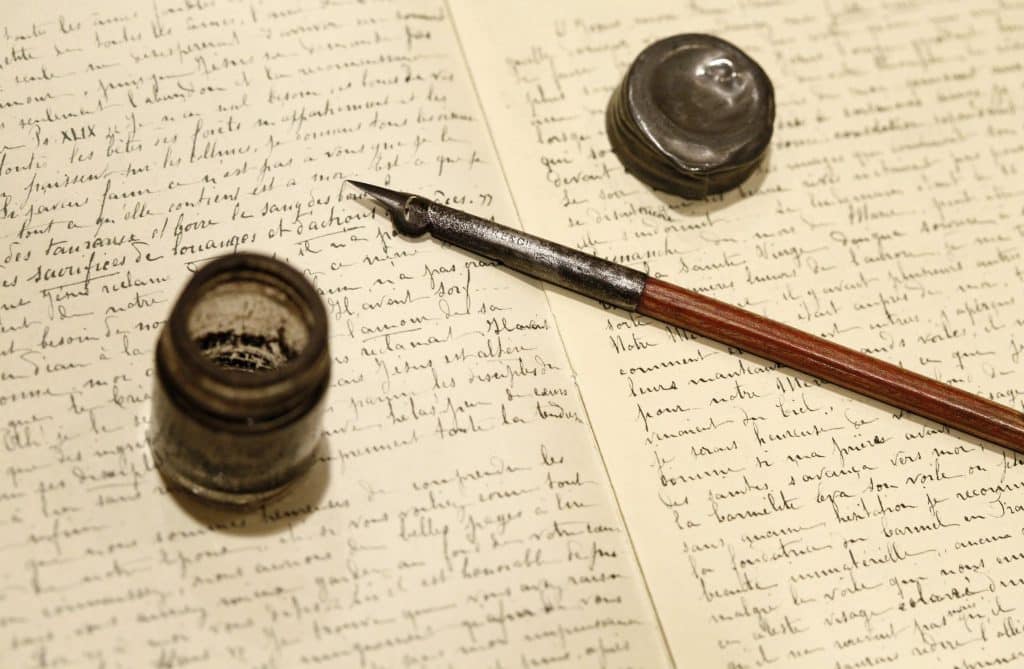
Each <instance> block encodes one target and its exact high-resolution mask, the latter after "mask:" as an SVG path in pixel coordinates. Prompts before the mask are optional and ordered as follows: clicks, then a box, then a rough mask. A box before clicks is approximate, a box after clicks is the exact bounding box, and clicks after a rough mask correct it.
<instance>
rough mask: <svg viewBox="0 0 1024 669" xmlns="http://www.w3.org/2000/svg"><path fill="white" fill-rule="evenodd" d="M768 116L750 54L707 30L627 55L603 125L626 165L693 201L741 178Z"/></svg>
mask: <svg viewBox="0 0 1024 669" xmlns="http://www.w3.org/2000/svg"><path fill="white" fill-rule="evenodd" d="M774 122H775V93H774V89H773V87H772V83H771V80H770V79H769V78H768V75H767V74H765V72H764V70H763V69H761V66H760V65H758V64H757V63H756V62H755V61H754V60H753V59H752V58H751V57H750V56H748V55H747V54H745V53H744V52H743V51H741V50H740V49H738V48H737V47H735V46H734V45H732V44H730V43H729V42H727V41H725V40H723V39H720V38H718V37H714V36H711V35H701V34H684V35H675V36H673V37H668V38H666V39H663V40H660V41H658V42H655V43H654V44H651V45H650V46H648V47H647V48H646V49H644V50H643V51H642V52H641V53H640V54H639V55H638V56H637V57H636V59H635V60H634V61H633V63H632V65H631V66H630V68H629V70H628V71H627V73H626V76H625V78H624V79H623V80H622V82H621V83H620V84H619V86H618V88H617V89H616V90H615V93H614V94H613V95H612V97H611V99H610V100H609V102H608V108H607V111H606V114H605V126H606V129H607V132H608V140H609V142H610V143H611V146H612V150H614V151H615V154H616V155H617V156H618V157H619V160H620V161H622V164H623V166H624V167H625V168H626V171H627V172H629V173H631V174H633V175H634V176H635V177H637V178H638V179H640V180H641V181H643V182H644V183H646V184H647V185H649V186H651V187H653V188H657V189H658V190H661V191H664V192H666V193H672V194H675V195H680V196H682V197H685V198H690V199H700V198H704V197H707V196H708V195H712V194H715V193H721V192H723V191H727V190H729V189H731V188H734V187H735V186H738V185H739V184H740V183H742V182H743V180H744V179H746V178H747V177H748V176H750V174H751V173H752V172H753V171H754V169H755V168H756V167H757V165H758V163H759V162H760V161H761V159H762V158H763V156H764V154H765V152H766V150H767V148H768V145H769V143H770V142H771V138H772V128H773V125H774Z"/></svg>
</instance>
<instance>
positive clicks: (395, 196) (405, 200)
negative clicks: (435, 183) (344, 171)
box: [346, 179, 427, 236]
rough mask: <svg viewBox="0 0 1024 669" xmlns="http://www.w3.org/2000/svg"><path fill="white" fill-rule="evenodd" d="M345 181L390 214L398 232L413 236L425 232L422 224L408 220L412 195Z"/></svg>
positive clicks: (360, 182)
mask: <svg viewBox="0 0 1024 669" xmlns="http://www.w3.org/2000/svg"><path fill="white" fill-rule="evenodd" d="M346 181H348V182H349V183H350V184H352V185H353V186H355V187H356V188H358V189H359V190H361V191H363V192H364V193H366V194H367V195H369V196H370V197H372V198H373V199H374V200H376V201H377V202H378V203H379V204H380V205H381V206H382V207H384V208H385V209H387V210H388V213H389V214H391V222H392V223H394V224H395V227H396V228H398V231H399V232H402V233H404V234H407V235H414V236H415V235H421V234H423V233H424V232H426V230H427V229H426V227H424V226H423V225H422V223H421V224H417V222H416V221H412V220H410V216H409V211H408V208H409V201H410V200H412V199H413V198H414V197H416V196H415V195H413V194H412V193H403V192H402V191H397V190H391V189H390V188H384V187H383V186H374V185H373V184H368V183H363V182H362V181H353V180H352V179H346Z"/></svg>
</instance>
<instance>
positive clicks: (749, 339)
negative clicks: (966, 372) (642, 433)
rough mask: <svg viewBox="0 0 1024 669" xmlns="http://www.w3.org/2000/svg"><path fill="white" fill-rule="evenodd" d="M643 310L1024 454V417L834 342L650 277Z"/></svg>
mask: <svg viewBox="0 0 1024 669" xmlns="http://www.w3.org/2000/svg"><path fill="white" fill-rule="evenodd" d="M636 311H637V312H638V313H641V314H643V315H645V316H650V317H651V318H656V319H658V320H660V321H664V322H666V323H671V324H672V325H678V326H679V327H681V328H685V329H687V330H691V331H693V332H696V333H698V334H701V335H704V336H706V337H708V338H709V339H715V340H717V341H720V342H723V343H725V344H729V345H731V346H735V347H737V348H741V349H743V350H744V351H748V352H750V353H753V354H755V355H758V356H761V357H763V358H767V359H769V360H774V361H775V362H780V363H782V364H784V365H786V366H787V367H791V368H792V369H796V370H799V371H801V372H806V373H807V374H810V375H812V376H816V377H818V378H820V379H824V380H825V381H829V382H831V383H834V384H836V385H837V386H842V387H844V388H848V389H850V390H854V391H856V392H858V393H862V394H864V395H867V396H868V397H873V398H875V399H876V400H881V401H882V402H885V403H886V404H891V405H892V406H894V407H898V408H901V409H906V410H907V411H910V412H913V413H915V414H918V415H920V416H924V417H926V418H931V419H932V420H935V421H938V422H940V423H943V424H945V425H948V426H950V427H953V428H956V429H958V430H962V431H964V432H967V433H969V434H973V435H974V436H976V437H981V438H982V439H986V440H988V441H991V442H992V443H994V444H999V445H1000V446H1005V447H1006V448H1010V449H1013V450H1014V451H1017V452H1018V453H1024V414H1022V413H1021V412H1020V411H1016V410H1014V409H1011V408H1010V407H1008V406H1005V405H1002V404H999V403H997V402H993V401H991V400H987V399H985V398H983V397H979V396H977V395H972V394H971V393H968V392H965V391H963V390H960V389H958V388H954V387H953V386H950V385H947V384H945V383H940V382H938V381H936V380H934V379H930V378H928V377H927V376H923V375H921V374H917V373H915V372H911V371H908V370H906V369H903V368H902V367H898V366H896V365H893V364H891V363H888V362H884V361H882V360H879V359H877V358H873V357H871V356H869V355H865V354H864V353H861V352H859V351H854V350H853V349H850V348H846V347H845V346H840V345H839V344H836V343H834V342H831V341H829V340H827V339H822V338H821V337H815V336H814V335H810V334H807V333H806V332H801V331H800V330H797V329H796V328H792V327H789V326H788V325H784V324H782V323H778V322H776V321H773V320H771V319H768V318H764V317H763V316H758V315H757V314H754V313H751V312H749V311H745V310H743V309H740V308H738V307H734V306H731V305H729V304H726V303H724V302H719V301H718V300H715V299H712V298H710V297H706V296H704V295H701V294H700V293H695V292H693V291H692V290H687V289H685V288H680V287H679V286H674V285H672V284H670V283H666V282H664V281H659V280H658V279H652V278H648V279H647V281H646V283H645V284H644V290H643V294H642V295H641V297H640V304H639V305H638V306H637V308H636Z"/></svg>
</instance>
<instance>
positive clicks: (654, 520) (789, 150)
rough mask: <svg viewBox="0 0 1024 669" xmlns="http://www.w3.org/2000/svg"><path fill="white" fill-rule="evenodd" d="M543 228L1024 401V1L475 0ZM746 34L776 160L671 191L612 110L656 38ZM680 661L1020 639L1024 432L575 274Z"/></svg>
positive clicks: (594, 415) (955, 662) (484, 54)
mask: <svg viewBox="0 0 1024 669" xmlns="http://www.w3.org/2000/svg"><path fill="white" fill-rule="evenodd" d="M453 7H454V12H453V14H454V16H455V18H456V23H457V26H458V29H459V34H460V37H461V40H462V42H463V44H464V46H465V49H466V53H467V60H468V62H469V63H470V65H471V69H472V72H473V74H474V80H475V82H476V85H477V87H478V90H479V93H480V96H481V98H482V100H483V103H484V109H485V111H486V113H487V115H488V121H489V124H490V127H491V129H492V131H493V133H494V136H495V138H496V143H497V146H498V151H499V155H500V158H501V160H502V163H503V166H504V168H505V171H506V174H507V177H508V180H509V183H510V185H511V189H512V192H513V194H514V197H515V200H516V204H517V207H518V209H519V213H520V216H521V219H522V221H523V224H524V226H525V227H526V228H527V229H528V230H530V231H532V232H534V233H539V234H544V235H547V236H550V237H553V238H556V239H558V240H560V241H562V242H564V243H568V244H570V245H572V246H575V247H577V248H581V249H586V250H589V251H593V252H594V253H597V254H599V255H601V256H604V257H606V258H611V259H615V260H619V261H622V262H625V263H628V264H630V265H632V266H634V267H637V268H640V269H644V270H647V271H649V272H650V273H652V274H654V275H656V276H659V277H664V278H667V279H669V280H672V281H677V282H679V283H681V284H683V285H685V286H688V287H690V288H694V289H697V290H699V291H701V292H704V293H707V294H711V295H714V296H716V297H719V298H721V299H724V300H728V301H730V302H732V303H735V304H739V305H743V306H746V307H747V308H749V309H752V310H754V311H757V312H760V313H763V314H766V315H769V316H772V317H774V318H777V319H780V320H783V321H785V322H787V323H790V324H792V325H794V326H797V327H801V328H804V329H806V330H808V331H810V332H813V333H816V334H820V335H823V336H826V337H830V338H834V339H835V340H837V341H839V342H842V343H844V344H848V345H851V346H854V347H857V348H859V349H861V350H864V351H869V352H871V353H873V354H876V355H878V356H880V357H882V358H885V359H887V360H890V361H893V362H897V363H899V364H902V365H904V366H906V367H908V368H911V369H914V370H918V371H921V372H923V373H926V374H929V375H932V376H934V377H936V378H939V379H941V380H943V381H948V382H950V383H953V384H956V385H959V386H961V387H963V388H966V389H969V390H972V391H976V392H979V393H981V394H983V395H985V396H988V397H991V398H994V399H996V400H998V401H1001V402H1004V403H1006V404H1009V405H1012V406H1015V407H1017V408H1021V407H1022V406H1024V370H1022V369H1021V364H1020V354H1021V347H1022V345H1024V312H1022V303H1021V300H1020V286H1021V280H1022V279H1024V260H1022V258H1021V252H1020V248H1021V242H1022V240H1024V189H1022V187H1021V175H1022V173H1024V126H1022V118H1024V115H1022V113H1021V107H1020V106H1021V104H1022V103H1024V89H1022V88H1021V76H1022V54H1024V37H1022V36H1024V10H1022V8H1021V7H1020V6H1019V3H1005V2H992V1H989V2H971V3H950V2H926V1H924V0H909V1H905V2H856V3H847V2H831V1H827V0H813V1H812V0H808V1H804V2H798V1H786V0H780V1H776V2H749V1H746V0H736V1H735V2H730V1H726V2H704V1H703V0H693V1H691V2H684V3H663V2H651V1H646V0H637V1H635V2H628V3H613V2H606V3H595V2H584V1H582V0H581V1H576V2H558V3H546V4H545V5H544V6H543V9H542V10H540V9H539V8H538V7H536V6H527V5H526V4H524V3H507V2H496V1H493V0H491V1H488V2H476V1H475V0H474V1H472V2H471V1H469V0H457V1H455V2H453ZM682 32H711V33H714V34H717V35H719V36H721V37H724V38H726V39H729V40H730V41H733V42H734V43H735V44H737V45H738V46H740V48H742V49H744V50H745V51H747V52H748V53H750V54H751V55H752V56H753V57H754V58H755V59H757V60H758V61H759V62H760V63H761V64H762V65H763V66H764V68H765V70H766V71H767V72H768V73H769V75H770V76H771V78H772V79H773V81H774V83H775V86H776V94H777V109H778V117H777V124H776V134H775V138H774V141H773V143H772V149H771V153H770V156H769V158H768V160H767V162H766V163H765V165H764V166H763V169H762V170H761V171H760V173H759V174H757V175H755V177H753V178H752V179H751V180H750V182H749V183H747V184H746V185H745V186H744V187H742V188H740V189H739V190H737V191H735V192H732V193H729V194H728V195H725V196H723V197H718V198H713V199H712V200H710V201H709V202H683V201H680V200H679V199H678V198H674V197H669V196H664V195H662V194H659V193H656V192H652V191H651V190H650V189H648V188H646V187H644V186H643V185H642V184H640V183H639V182H638V181H636V180H635V179H633V178H632V177H630V176H629V175H627V174H624V173H623V172H622V169H621V167H620V165H619V163H618V161H617V160H616V158H615V156H614V155H613V154H612V153H611V152H610V151H609V147H608V145H607V140H606V138H605V133H604V110H605V105H606V104H607V101H608V99H609V96H610V95H611V93H612V90H613V89H614V87H615V86H616V85H617V83H618V82H619V81H620V80H621V78H622V76H623V74H624V73H625V70H626V68H627V67H628V65H629V63H630V61H631V60H632V59H633V57H634V56H635V55H636V54H637V53H638V52H639V51H640V49H641V48H643V46H644V45H646V44H648V43H650V42H652V41H654V40H656V39H659V38H661V37H665V36H668V35H672V34H676V33H682ZM553 306H554V308H555V313H556V317H557V319H558V323H559V326H560V328H561V331H562V335H563V337H564V339H565V342H566V347H567V350H568V351H569V353H570V358H571V360H572V362H573V365H574V368H575V370H576V373H577V374H578V378H579V380H580V384H581V389H582V392H583V397H584V401H585V402H586V405H587V408H588V410H589V415H590V417H591V419H592V421H593V424H594V427H595V431H596V434H597V436H598V442H599V445H600V447H601V449H602V451H603V453H604V456H605V458H606V461H607V463H608V466H609V471H610V473H611V477H612V482H613V483H614V485H615V487H616V491H617V493H618V495H619V499H620V501H621V503H622V508H623V512H624V514H625V517H626V519H627V523H628V525H629V528H630V531H631V533H632V534H633V536H634V539H635V541H636V544H637V550H638V555H639V558H640V562H641V565H642V566H643V569H644V571H645V574H646V576H647V578H648V582H649V584H650V586H651V590H652V594H653V598H654V601H655V604H656V608H657V611H658V613H659V615H660V617H661V620H662V624H663V626H664V629H665V630H666V634H667V635H668V638H669V642H670V646H671V649H672V651H673V655H674V658H675V660H676V662H677V664H678V665H679V666H691V667H736V668H738V667H755V666H762V667H763V666H779V667H836V668H837V669H847V668H849V669H853V668H866V667H880V666H901V667H904V666H925V665H926V664H931V663H934V666H942V667H958V668H968V667H971V668H978V667H993V666H1010V665H1017V664H1020V663H1021V662H1022V661H1024V659H1022V653H1024V651H1022V650H1021V647H1020V639H1021V636H1020V635H1021V633H1022V631H1024V611H1022V610H1021V608H1020V599H1021V597H1020V593H1021V588H1022V586H1024V579H1022V578H1021V576H1020V566H1021V564H1022V562H1021V561H1022V558H1024V536H1022V526H1024V524H1022V522H1021V520H1022V518H1024V515H1022V512H1024V495H1022V494H1021V490H1022V489H1024V468H1022V467H1020V465H1021V464H1022V462H1024V460H1022V459H1021V458H1020V457H1019V456H1016V455H1014V454H1012V453H1009V452H1004V451H1002V450H1000V449H998V448H995V447H992V446H989V445H983V444H980V443H979V442H978V441H977V440H975V439H971V438H967V437H965V436H964V435H961V434H949V433H948V432H947V430H946V429H944V428H943V427H941V426H939V425H936V424H934V423H931V422H928V421H925V420H921V419H918V418H915V417H913V416H907V415H903V414H901V413H900V412H898V411H895V410H893V409H891V408H889V407H886V406H882V405H879V404H877V403H874V402H870V401H866V400H864V399H862V398H855V397H853V396H851V395H850V394H848V393H845V392H843V391H841V390H837V389H835V388H833V387H825V388H822V387H819V383H818V382H817V381H815V380H814V379H812V378H809V377H806V376H803V375H800V374H796V373H792V372H791V371H789V370H780V369H776V365H774V364H771V363H769V362H766V361H764V360H760V359H757V358H754V357H751V356H748V355H743V354H738V353H737V352H736V351H730V350H728V349H727V348H726V347H723V346H720V345H717V344H715V343H713V342H710V341H707V340H704V339H701V338H695V337H694V336H692V335H691V334H689V333H686V332H683V331H680V330H677V329H672V328H665V327H663V326H659V325H657V324H654V323H649V322H646V321H645V319H640V318H636V317H631V316H626V315H624V314H622V313H621V312H615V311H608V310H605V311H602V310H600V309H598V308H596V307H595V305H594V304H593V303H590V302H588V301H587V300H583V299H579V298H576V297H573V296H568V295H565V294H561V295H555V296H554V299H553Z"/></svg>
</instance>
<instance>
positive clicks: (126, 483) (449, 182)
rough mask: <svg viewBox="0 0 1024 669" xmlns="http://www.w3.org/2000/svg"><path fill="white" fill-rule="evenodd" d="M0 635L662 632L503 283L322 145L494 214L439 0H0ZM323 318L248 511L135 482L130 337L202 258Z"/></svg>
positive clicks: (350, 658)
mask: <svg viewBox="0 0 1024 669" xmlns="http://www.w3.org/2000/svg"><path fill="white" fill-rule="evenodd" d="M0 30H2V32H0V263H2V264H0V283H2V286H3V287H2V290H0V427H2V435H3V436H2V442H3V449H2V451H0V481H2V482H0V665H2V666H4V667H19V668H26V669H27V668H31V667H57V666H68V667H70V666H73V667H96V668H99V667H162V668H172V667H174V668H177V667H218V668H230V667H247V668H249V667H263V668H272V667H299V666H332V667H337V666H345V667H449V666H474V667H512V666H516V667H540V666H554V665H561V666H593V667H628V666H656V665H659V664H664V663H665V662H667V660H666V659H665V658H666V654H665V647H664V644H663V642H662V637H661V635H660V632H659V630H658V627H657V623H656V621H655V617H654V614H653V610H652V607H651V605H650V602H649V599H648V597H647V594H646V591H645V588H644V584H643V582H642V579H641V578H640V574H639V572H638V570H637V567H636V563H635V560H634V557H633V552H632V548H631V546H630V543H629V539H628V536H627V534H626V532H625V530H624V527H623V524H622V520H621V518H620V516H619V513H618V510H617V507H616V504H615V500H614V498H613V496H612V494H611V489H610V486H609V484H608V480H607V477H606V474H605V470H604V467H603V464H602V461H601V459H600V456H599V454H598V452H597V450H596V448H595V446H594V442H593V438H592V435H591V432H590V428H589V426H588V424H587V422H586V419H585V411H584V408H583V406H582V404H581V403H580V400H579V397H578V394H577V391H576V387H575V384H574V380H573V377H572V375H571V369H570V367H569V365H568V362H567V359H566V357H565V353H564V348H563V346H562V343H561V340H560V338H559V336H558V333H557V331H556V329H555V323H554V320H553V318H552V316H551V312H550V311H549V307H548V303H547V301H546V299H545V295H544V293H543V292H542V291H540V290H539V289H538V288H537V284H535V283H531V282H527V281H523V280H521V279H519V278H518V277H514V276H513V275H511V274H509V273H507V272H505V271H503V270H501V269H499V268H496V267H494V266H492V264H490V263H487V262H484V261H481V260H480V259H478V258H475V257H473V256H470V255H468V254H464V253H461V252H459V251H456V250H454V249H450V248H445V247H443V246H441V245H440V244H437V243H431V242H424V243H420V244H416V243H411V242H408V241H405V240H401V239H398V238H396V237H395V235H394V233H393V232H392V230H391V226H390V224H389V222H388V221H387V219H386V217H383V216H382V215H381V212H380V211H379V210H375V209H372V208H371V207H370V206H369V205H368V203H367V202H365V201H363V202H360V201H358V199H357V198H359V197H360V196H359V195H358V194H357V193H356V192H355V191H354V190H353V189H351V188H349V187H346V186H345V185H344V184H343V179H344V178H347V177H358V178H361V179H365V180H367V181H370V182H374V183H382V184H388V183H392V182H393V183H394V184H395V185H396V186H400V187H406V186H408V187H414V186H416V187H419V188H421V189H422V190H424V191H425V193H426V194H428V195H430V196H432V197H435V198H437V199H440V200H443V201H445V202H448V203H451V204H454V205H458V206H465V207H467V208H472V209H473V210H475V211H478V212H483V213H484V214H486V215H493V216H495V217H499V218H502V219H504V220H510V221H511V220H514V216H515V214H514V210H513V208H512V207H511V204H510V200H509V197H508V193H507V191H506V190H505V185H504V181H503V179H502V176H501V173H500V170H499V168H498V165H497V163H496V159H495V155H494V153H493V150H492V148H491V144H490V141H489V139H488V136H487V131H486V126H485V124H484V121H483V119H482V117H481V114H480V110H479V108H478V107H477V104H476V98H475V96H474V94H473V90H472V87H471V84H470V80H469V77H468V74H467V71H466V69H465V67H464V64H463V61H462V58H461V54H460V51H459V46H458V42H457V40H456V37H455V32H454V30H453V27H452V24H451V21H450V17H449V16H448V14H447V12H446V10H445V7H444V5H443V4H442V3H440V2H435V3H422V2H412V1H409V2H375V3H365V2H336V1H332V0H326V1H317V2H312V1H310V2H292V3H270V2H260V1H258V0H257V1H255V2H230V1H225V0H157V1H156V2H153V3H127V4H126V3H115V2H105V3H100V2H93V3H78V2H76V3H71V2H67V3H64V4H57V3H50V2H46V3H23V4H18V3H8V6H7V8H6V9H5V10H4V12H3V17H2V18H0ZM240 249H253V250H258V251H263V252H265V253H272V254H275V255H276V256H278V257H280V258H284V259H287V260H288V261H290V262H292V263H294V264H295V265H296V266H297V267H299V268H300V269H301V270H302V271H303V272H304V273H305V274H306V275H307V276H308V277H309V278H310V280H311V281H312V282H313V283H314V284H315V286H316V287H317V289H318V290H319V292H320V294H321V296H322V297H323V299H324V301H325V303H326V305H327V307H328V311H329V314H330V317H331V347H332V356H333V359H334V363H335V364H334V368H333V374H332V382H331V390H330V399H329V409H328V414H327V419H326V425H325V436H326V440H327V446H326V448H325V449H324V451H323V452H322V454H321V457H320V458H319V460H318V461H317V463H316V465H315V466H314V468H313V470H312V471H311V472H310V473H309V474H308V475H307V476H306V478H305V479H304V480H303V481H301V482H300V483H299V484H298V485H297V487H296V488H295V489H294V490H293V491H292V492H291V493H290V494H288V495H286V496H284V497H282V498H280V499H278V500H275V501H273V502H270V503H268V504H266V505H264V506H262V507H261V508H259V509H256V510H255V511H253V512H251V513H248V514H242V515H240V514H236V513H230V512H227V511H216V510H212V509H209V508H205V507H203V506H201V505H197V504H195V503H193V502H190V501H189V500H188V499H187V498H184V497H181V496H180V495H172V494H170V493H169V491H168V489H167V487H166V485H165V484H164V483H163V482H162V481H161V479H160V477H159V476H158V474H157V473H156V472H155V471H154V469H153V465H152V459H151V456H150V452H149V445H148V443H147V440H146V431H147V427H148V421H149V398H150V393H151V387H152V382H153V379H152V374H151V361H152V350H153V343H154V339H155V337H156V335H157V332H158V331H159V329H160V327H161V326H162V324H163V319H164V318H165V317H166V315H167V313H168V312H169V310H170V307H171V304H172V302H173V300H174V298H175V296H176V295H177V293H178V291H179V290H180V288H181V286H182V285H183V283H184V282H185V281H186V280H187V278H188V277H189V276H190V274H191V273H192V272H193V271H195V269H196V268H197V267H199V266H201V265H202V264H203V263H204V262H206V261H207V260H209V259H210V258H212V257H215V256H217V255H220V254H224V253H232V252H235V251H237V250H240Z"/></svg>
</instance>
